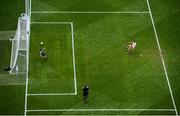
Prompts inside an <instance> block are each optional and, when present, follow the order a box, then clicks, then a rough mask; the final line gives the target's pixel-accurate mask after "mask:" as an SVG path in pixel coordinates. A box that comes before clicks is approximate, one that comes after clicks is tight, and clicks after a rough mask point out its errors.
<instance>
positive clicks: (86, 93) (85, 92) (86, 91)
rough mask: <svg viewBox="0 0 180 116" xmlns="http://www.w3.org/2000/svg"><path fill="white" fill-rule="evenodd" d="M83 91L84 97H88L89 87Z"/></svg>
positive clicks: (85, 87)
mask: <svg viewBox="0 0 180 116" xmlns="http://www.w3.org/2000/svg"><path fill="white" fill-rule="evenodd" d="M82 91H83V95H88V93H89V87H88V86H84V87H83V89H82Z"/></svg>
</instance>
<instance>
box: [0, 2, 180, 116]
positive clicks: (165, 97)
mask: <svg viewBox="0 0 180 116" xmlns="http://www.w3.org/2000/svg"><path fill="white" fill-rule="evenodd" d="M21 2H22V1H21ZM21 2H18V3H21ZM0 3H2V5H4V6H5V5H7V3H4V2H0ZM18 3H16V4H18ZM149 3H150V6H151V11H152V16H153V19H154V20H153V22H152V19H151V13H150V12H149V9H148V4H147V1H146V0H136V1H134V0H69V1H67V0H53V1H49V0H32V1H31V7H32V9H31V10H32V11H31V34H30V49H29V56H28V57H29V71H28V83H26V82H25V77H26V75H22V74H21V75H9V74H8V73H6V72H4V71H3V69H4V67H5V66H6V65H8V63H9V61H10V52H11V43H10V42H9V41H8V37H9V36H10V35H8V34H6V33H10V32H12V33H13V31H15V28H16V22H17V21H16V22H15V23H14V25H12V24H11V25H9V26H7V27H6V25H8V24H9V21H11V20H13V21H14V20H16V19H17V18H16V17H15V16H17V17H18V15H19V14H20V13H21V12H23V7H22V6H18V5H17V6H18V7H19V10H18V11H17V12H15V11H13V12H15V13H14V17H12V18H10V19H9V18H7V17H8V16H9V15H8V13H5V10H3V11H0V13H2V16H4V20H5V19H8V20H7V21H6V23H4V24H1V25H0V51H1V54H0V56H1V57H0V61H1V62H0V91H1V94H0V114H2V115H4V114H21V115H23V114H24V113H26V114H27V115H176V114H177V112H179V113H180V94H179V91H178V90H179V89H180V86H179V84H178V82H179V81H180V79H179V76H180V72H179V69H180V63H179V61H178V59H179V58H180V55H179V54H178V53H179V52H180V51H179V44H178V43H179V39H178V37H179V36H180V35H179V33H177V30H178V29H179V27H180V25H179V24H180V23H179V19H180V14H179V6H180V2H179V1H178V0H174V1H171V0H167V1H163V0H149ZM12 4H15V3H12ZM21 4H23V3H21ZM12 6H13V5H12ZM12 6H11V5H9V7H12ZM13 7H14V6H13ZM13 7H12V8H13ZM4 9H6V8H4ZM7 12H11V11H8V10H7ZM19 12H20V13H19ZM18 13H19V14H18ZM12 14H13V13H12ZM4 20H1V21H4ZM153 23H155V27H154V26H153ZM154 28H155V29H156V30H157V36H158V38H157V37H156V33H155V32H154ZM4 35H6V36H4ZM157 39H158V40H159V41H158V42H160V47H161V50H162V55H163V57H161V54H160V51H159V48H158V47H159V46H158V44H157ZM134 40H135V41H136V42H137V48H135V50H134V51H133V52H132V53H130V54H128V53H127V48H126V46H127V44H128V42H130V41H134ZM40 42H43V45H41V44H40ZM41 48H45V49H46V51H47V54H48V58H47V59H42V58H40V56H39V50H40V49H41ZM4 50H6V51H8V52H5V51H4ZM162 59H163V60H164V61H165V65H163V63H162ZM164 67H165V68H166V69H167V70H164ZM166 73H167V74H168V75H167V76H166ZM14 78H15V79H14ZM16 78H17V79H16ZM167 79H169V80H167ZM168 82H170V83H168ZM26 84H28V85H27V86H26ZM84 84H88V86H89V87H90V93H89V97H88V100H87V101H86V102H83V100H82V90H81V89H82V87H83V85H84ZM169 86H171V88H170V87H169ZM26 87H28V88H26ZM171 90H172V94H173V95H172V94H171ZM173 100H175V102H173ZM176 111H177V112H176Z"/></svg>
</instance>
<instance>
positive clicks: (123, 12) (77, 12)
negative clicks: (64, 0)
mask: <svg viewBox="0 0 180 116" xmlns="http://www.w3.org/2000/svg"><path fill="white" fill-rule="evenodd" d="M32 14H149V11H32Z"/></svg>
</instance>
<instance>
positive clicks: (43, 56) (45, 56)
mask: <svg viewBox="0 0 180 116" xmlns="http://www.w3.org/2000/svg"><path fill="white" fill-rule="evenodd" d="M39 54H40V57H41V58H47V52H46V51H45V48H42V49H40V50H39Z"/></svg>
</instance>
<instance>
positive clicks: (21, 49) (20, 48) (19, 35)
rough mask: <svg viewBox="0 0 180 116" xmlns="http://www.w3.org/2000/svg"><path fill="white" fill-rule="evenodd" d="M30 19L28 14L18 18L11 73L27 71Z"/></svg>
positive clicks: (13, 40) (12, 50)
mask: <svg viewBox="0 0 180 116" xmlns="http://www.w3.org/2000/svg"><path fill="white" fill-rule="evenodd" d="M29 30H30V20H29V16H28V15H26V14H21V17H19V18H18V25H17V30H16V34H15V36H14V38H13V39H12V40H11V41H12V48H11V61H10V68H11V70H10V74H18V73H19V72H27V69H26V67H27V66H26V65H27V63H26V62H27V58H26V57H27V53H28V50H29Z"/></svg>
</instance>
